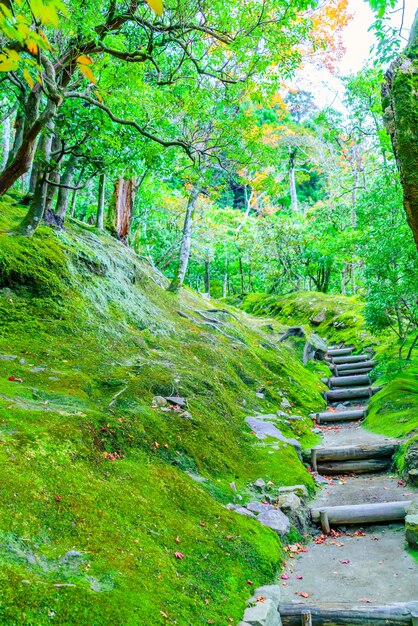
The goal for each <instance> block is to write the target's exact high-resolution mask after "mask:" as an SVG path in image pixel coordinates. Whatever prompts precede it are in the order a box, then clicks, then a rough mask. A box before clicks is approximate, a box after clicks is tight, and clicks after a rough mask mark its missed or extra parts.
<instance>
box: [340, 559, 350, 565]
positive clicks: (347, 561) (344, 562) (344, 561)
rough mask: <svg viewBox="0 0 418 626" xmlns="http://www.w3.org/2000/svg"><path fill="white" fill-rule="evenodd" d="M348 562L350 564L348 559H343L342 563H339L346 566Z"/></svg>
mask: <svg viewBox="0 0 418 626" xmlns="http://www.w3.org/2000/svg"><path fill="white" fill-rule="evenodd" d="M349 562H350V559H343V560H342V561H340V563H341V564H342V565H348V564H349Z"/></svg>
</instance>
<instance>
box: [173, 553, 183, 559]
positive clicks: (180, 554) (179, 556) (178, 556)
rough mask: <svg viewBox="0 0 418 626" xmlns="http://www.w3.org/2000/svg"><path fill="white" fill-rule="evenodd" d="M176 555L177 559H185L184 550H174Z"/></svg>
mask: <svg viewBox="0 0 418 626" xmlns="http://www.w3.org/2000/svg"><path fill="white" fill-rule="evenodd" d="M174 556H175V557H176V559H180V560H181V559H184V554H183V553H182V552H174Z"/></svg>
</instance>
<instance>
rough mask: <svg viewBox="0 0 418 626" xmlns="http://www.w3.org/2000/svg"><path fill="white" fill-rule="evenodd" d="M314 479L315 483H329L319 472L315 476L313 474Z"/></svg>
mask: <svg viewBox="0 0 418 626" xmlns="http://www.w3.org/2000/svg"><path fill="white" fill-rule="evenodd" d="M314 481H315V482H316V484H317V485H329V484H330V482H329V480H328V478H325V476H321V475H320V474H317V475H316V476H314Z"/></svg>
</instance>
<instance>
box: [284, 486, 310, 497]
mask: <svg viewBox="0 0 418 626" xmlns="http://www.w3.org/2000/svg"><path fill="white" fill-rule="evenodd" d="M278 493H279V494H283V493H295V494H296V495H297V496H299V498H307V497H308V490H307V488H306V487H305V485H289V486H287V487H279V490H278Z"/></svg>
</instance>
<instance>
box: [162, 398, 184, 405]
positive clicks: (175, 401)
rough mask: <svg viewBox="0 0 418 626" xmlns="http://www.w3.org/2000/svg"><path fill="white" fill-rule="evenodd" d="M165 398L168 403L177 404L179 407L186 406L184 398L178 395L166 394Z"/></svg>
mask: <svg viewBox="0 0 418 626" xmlns="http://www.w3.org/2000/svg"><path fill="white" fill-rule="evenodd" d="M165 399H166V400H167V402H169V403H170V404H178V406H181V407H186V406H187V400H186V398H180V396H166V398H165Z"/></svg>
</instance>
